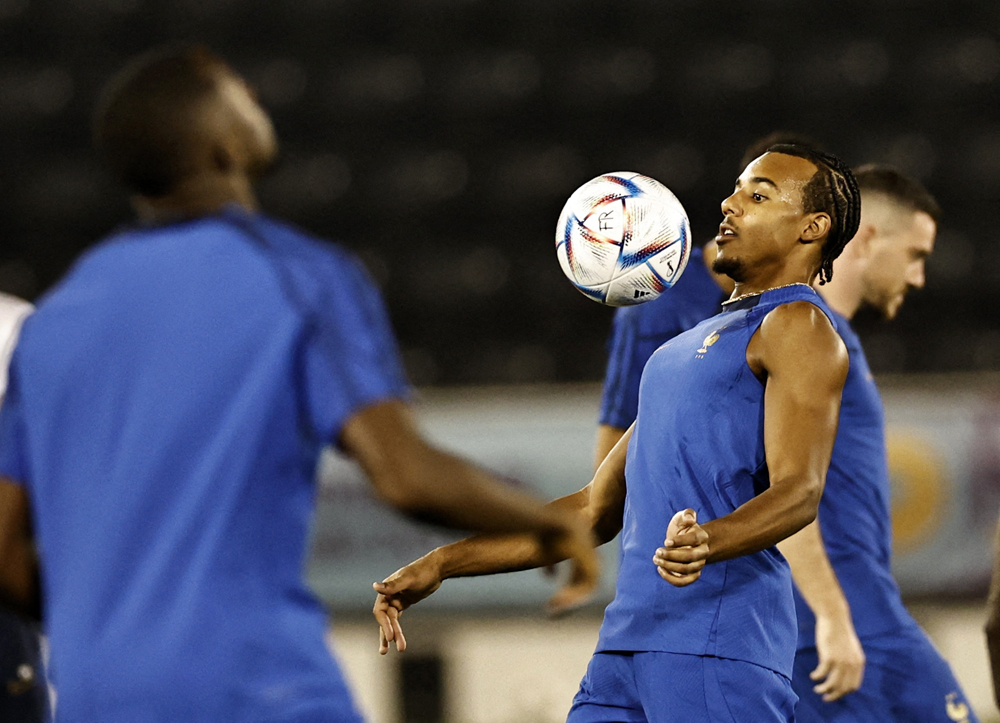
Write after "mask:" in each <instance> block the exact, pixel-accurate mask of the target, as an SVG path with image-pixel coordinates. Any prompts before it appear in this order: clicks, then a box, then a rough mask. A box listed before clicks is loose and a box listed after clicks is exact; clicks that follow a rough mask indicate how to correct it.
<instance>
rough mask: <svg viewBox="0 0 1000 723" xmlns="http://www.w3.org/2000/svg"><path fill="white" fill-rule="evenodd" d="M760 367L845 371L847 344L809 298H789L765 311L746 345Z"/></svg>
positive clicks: (831, 372) (815, 371)
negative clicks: (755, 331) (793, 367)
mask: <svg viewBox="0 0 1000 723" xmlns="http://www.w3.org/2000/svg"><path fill="white" fill-rule="evenodd" d="M747 356H748V361H751V357H752V358H753V361H755V362H756V364H753V363H752V364H751V366H758V365H759V367H760V369H761V370H763V371H767V372H771V373H773V371H774V370H776V369H778V368H782V367H789V366H798V367H801V368H802V369H804V370H807V371H808V372H809V373H810V374H817V375H819V374H824V373H828V374H830V375H832V376H834V377H842V376H843V375H846V373H847V368H848V363H849V362H848V354H847V348H846V346H845V345H844V342H843V340H842V339H841V338H840V334H838V333H837V330H836V328H834V325H833V322H831V320H830V318H829V317H828V316H827V315H826V313H825V312H824V311H823V310H822V309H820V308H819V307H818V306H816V305H815V304H812V303H810V302H808V301H792V302H790V303H787V304H782V305H780V306H777V307H775V308H774V309H772V310H771V311H769V312H767V314H766V316H765V317H764V320H763V322H762V323H761V325H760V329H759V331H758V332H757V334H755V335H754V338H753V339H752V340H751V345H750V347H748V349H747Z"/></svg>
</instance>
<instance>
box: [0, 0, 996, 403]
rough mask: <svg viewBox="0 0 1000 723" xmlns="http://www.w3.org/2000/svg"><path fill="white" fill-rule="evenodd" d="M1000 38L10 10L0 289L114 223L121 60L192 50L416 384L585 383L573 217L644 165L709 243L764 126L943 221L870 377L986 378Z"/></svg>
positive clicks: (510, 13)
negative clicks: (559, 236)
mask: <svg viewBox="0 0 1000 723" xmlns="http://www.w3.org/2000/svg"><path fill="white" fill-rule="evenodd" d="M998 29H1000V3H997V2H976V3H973V2H947V3H942V2H925V1H922V0H921V1H918V0H913V1H909V2H906V1H904V0H882V1H880V2H879V1H875V0H873V1H871V2H866V3H854V2H842V3H800V2H792V1H791V0H772V1H771V2H767V3H746V2H713V1H710V0H690V1H687V0H685V1H679V2H678V1H674V2H671V1H669V0H635V1H634V2H629V3H618V2H603V1H602V2H583V1H577V0H529V1H521V0H505V1H502V2H500V1H498V2H486V1H485V0H480V1H478V2H477V1H476V0H423V1H421V2H417V1H416V0H399V1H398V2H358V1H352V2H348V1H329V2H324V1H322V0H297V2H278V1H277V0H180V1H179V2H154V1H153V0H64V1H62V2H41V1H37V0H0V149H2V155H0V158H2V164H0V168H2V172H0V189H2V193H0V290H6V291H9V292H12V293H16V294H19V295H22V296H26V297H28V298H36V297H37V296H38V295H39V294H41V293H42V292H44V291H45V290H46V289H47V288H48V287H50V286H51V285H52V284H53V283H54V282H55V281H56V280H57V279H58V278H59V276H60V275H61V274H62V273H64V272H65V270H66V269H67V268H68V266H69V264H71V263H72V261H73V259H74V258H75V257H76V256H77V255H78V254H79V253H80V252H81V251H82V250H83V249H85V248H86V247H87V246H88V245H90V244H92V243H93V242H94V241H95V240H96V239H97V238H99V237H101V236H102V235H104V234H106V233H108V232H109V231H111V230H112V229H113V228H114V227H115V226H116V225H117V224H119V223H121V222H124V221H126V220H128V218H129V211H128V206H127V203H126V200H125V198H124V196H123V194H122V193H121V192H120V190H119V189H117V188H116V187H115V186H114V184H113V183H112V182H111V180H110V179H109V178H108V177H107V176H106V175H104V174H103V172H102V171H101V170H100V166H99V164H98V163H97V160H96V159H95V157H94V156H93V154H92V153H91V151H90V149H89V128H88V125H89V115H90V110H91V108H92V106H93V104H94V101H95V99H96V96H97V93H98V91H99V89H100V87H101V85H102V84H103V82H104V81H105V80H106V79H107V78H108V77H109V75H110V74H111V73H113V72H114V71H115V70H116V69H117V68H118V67H119V66H120V65H121V64H122V62H123V61H124V60H125V59H127V58H128V57H129V56H131V55H133V54H135V53H137V52H140V51H142V50H145V49H147V48H148V47H150V46H152V45H155V44H158V43H162V42H164V41H167V40H198V41H202V42H205V43H207V44H208V45H210V46H211V47H213V48H214V49H216V50H217V51H219V52H220V53H221V54H222V55H223V56H224V57H226V58H227V59H228V60H230V61H231V62H232V63H233V65H234V66H235V67H236V68H237V69H238V70H239V71H240V72H242V73H243V74H245V75H246V76H247V78H248V79H249V80H250V81H251V82H252V83H254V84H255V85H256V86H257V88H258V90H259V93H260V96H261V99H262V100H263V102H264V104H265V105H266V106H267V107H268V108H269V109H270V110H271V111H272V112H273V115H274V117H275V121H276V124H277V127H278V131H279V134H280V136H281V138H282V139H283V151H284V153H283V159H282V162H281V164H280V166H279V167H277V168H276V169H275V172H274V173H273V175H272V176H271V177H269V178H268V179H267V180H266V182H265V183H264V184H263V185H262V187H261V197H262V202H263V204H264V206H265V208H267V209H268V210H269V211H270V212H272V213H274V214H277V215H280V216H284V217H287V218H289V219H290V220H292V221H295V222H297V223H299V224H301V225H303V226H306V227H307V228H309V229H311V230H313V231H315V232H316V233H319V234H322V235H324V236H329V237H333V238H337V239H339V240H341V241H342V242H344V243H345V244H347V245H348V246H350V247H351V248H353V249H355V250H356V251H358V252H359V253H360V254H361V255H362V256H363V258H364V259H365V261H366V262H367V263H368V265H369V267H370V269H371V270H372V272H373V274H374V275H375V277H376V278H377V279H378V281H379V282H380V284H381V285H382V288H383V290H384V293H385V296H386V298H387V300H388V303H389V306H390V311H391V313H392V316H393V319H394V322H395V324H396V327H397V330H398V332H399V337H400V340H401V343H402V346H403V349H404V355H405V358H406V361H407V365H408V367H409V369H410V372H411V375H412V376H413V378H414V381H415V382H417V383H419V384H460V383H484V382H524V381H578V380H594V379H597V378H599V377H600V375H601V373H602V370H603V364H604V341H605V338H606V334H607V329H608V325H609V323H610V318H611V311H610V310H609V309H606V308H602V307H600V306H599V305H597V304H595V303H593V302H591V301H588V300H587V299H585V298H584V297H583V296H582V295H580V294H578V293H577V292H576V291H574V290H573V289H572V287H571V286H570V285H569V283H568V282H566V281H565V279H564V278H563V277H562V274H561V272H560V271H559V268H558V265H557V263H556V259H555V254H554V248H553V237H554V231H555V223H556V219H557V217H558V214H559V210H560V208H561V206H562V203H563V202H564V201H565V199H566V197H567V196H568V195H569V194H570V193H571V192H572V190H573V189H574V188H576V187H577V186H579V185H580V184H581V183H583V182H584V181H586V180H587V179H589V178H591V177H593V176H595V175H598V174H599V173H602V172H606V171H615V170H634V171H640V172H643V173H646V174H647V175H651V176H653V177H655V178H657V179H659V180H661V181H663V182H664V183H666V184H667V185H668V186H670V187H671V188H672V189H673V190H674V191H675V192H676V193H677V195H678V196H679V197H680V199H681V200H682V202H683V203H684V204H685V206H686V207H687V209H688V212H689V214H690V216H691V221H692V225H693V228H694V232H695V235H696V237H698V238H701V239H707V238H709V237H711V236H712V235H714V233H715V229H716V228H717V224H718V222H719V220H720V214H719V210H718V208H719V202H720V201H721V199H722V198H723V197H724V196H725V195H727V194H728V192H729V190H730V189H731V187H732V183H733V180H734V179H735V177H736V175H737V174H738V171H739V170H740V169H738V168H737V164H738V159H739V157H740V155H741V154H742V152H743V149H744V147H745V146H746V145H747V144H748V143H750V142H751V141H753V140H755V139H756V138H757V137H759V136H761V135H764V134H766V133H769V132H771V131H774V130H778V129H784V130H790V131H796V132H800V133H805V134H808V135H810V136H813V137H815V138H816V139H817V140H818V141H820V142H821V143H822V144H824V145H825V146H826V147H827V148H829V149H830V150H833V151H834V152H836V153H838V154H839V155H841V156H843V157H844V158H845V159H846V160H848V161H849V162H851V163H855V164H859V163H862V162H867V161H883V162H890V163H895V164H897V165H898V166H900V167H901V168H902V169H904V170H906V171H909V172H911V173H914V174H916V175H917V176H918V177H920V178H921V179H922V180H923V181H924V182H925V183H926V184H927V185H928V187H929V188H930V189H931V190H932V191H933V192H934V193H935V194H936V195H937V197H938V199H939V200H940V202H941V204H942V206H943V207H944V209H945V218H944V222H943V225H942V229H941V233H940V235H939V245H938V250H937V252H936V253H935V255H934V258H933V259H932V261H931V263H930V266H929V270H928V283H927V288H926V289H925V290H924V291H923V292H920V293H915V294H913V296H912V297H911V298H910V299H909V300H908V301H907V304H906V306H905V307H904V310H903V312H902V314H901V317H900V318H899V320H898V321H897V322H896V323H894V324H893V325H891V326H883V325H882V324H881V322H879V321H878V320H877V319H875V318H872V317H870V316H866V315H862V317H861V318H860V319H859V327H860V330H861V332H862V335H863V337H864V339H865V341H866V348H867V349H868V352H869V357H870V360H871V362H872V367H873V368H874V370H875V371H876V372H898V371H955V370H969V371H972V370H984V369H990V370H996V369H1000V319H998V315H997V313H996V311H995V307H996V304H997V301H998V298H1000V292H998V288H1000V285H998V282H1000V247H998V245H997V243H996V242H995V240H994V237H995V236H996V235H997V228H996V226H997V223H998V221H1000V219H998V211H1000V203H998V194H1000V102H998V98H997V93H998V90H1000V44H998Z"/></svg>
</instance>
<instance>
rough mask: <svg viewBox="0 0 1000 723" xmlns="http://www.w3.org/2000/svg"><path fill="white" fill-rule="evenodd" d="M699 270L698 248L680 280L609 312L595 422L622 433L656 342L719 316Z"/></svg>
mask: <svg viewBox="0 0 1000 723" xmlns="http://www.w3.org/2000/svg"><path fill="white" fill-rule="evenodd" d="M725 298H726V297H725V294H724V293H723V291H722V289H720V288H719V284H718V283H716V281H715V278H714V277H713V276H712V274H711V273H710V272H709V270H708V269H707V268H706V267H705V261H704V256H703V254H702V250H701V249H700V248H696V249H694V250H693V251H692V252H691V258H690V260H689V261H688V265H687V268H686V269H685V270H684V273H683V274H682V275H681V278H680V280H678V282H677V283H676V284H675V285H674V286H673V287H671V288H670V289H667V290H666V291H664V292H663V293H662V294H660V296H659V297H658V298H656V299H654V300H653V301H648V302H646V303H645V304H638V305H636V306H624V307H622V308H620V309H618V310H617V311H616V312H615V318H614V321H613V322H612V326H611V337H610V338H609V339H608V368H607V372H606V373H605V375H604V394H603V396H602V398H601V416H600V423H601V424H607V425H609V426H612V427H619V428H621V429H628V428H629V427H630V426H632V422H634V421H635V416H636V412H637V410H638V408H639V379H640V377H641V376H642V368H643V367H644V366H646V362H647V361H648V360H649V357H651V356H652V355H653V352H654V351H656V350H657V349H658V348H659V347H660V345H661V344H663V343H664V342H666V341H669V340H670V339H673V338H674V337H675V336H677V335H678V334H680V333H681V332H685V331H687V330H688V329H690V328H692V327H694V326H695V325H696V324H700V323H701V322H702V321H704V320H705V319H707V318H708V317H710V316H713V315H715V314H717V313H718V312H719V304H720V303H721V302H722V300H723V299H725Z"/></svg>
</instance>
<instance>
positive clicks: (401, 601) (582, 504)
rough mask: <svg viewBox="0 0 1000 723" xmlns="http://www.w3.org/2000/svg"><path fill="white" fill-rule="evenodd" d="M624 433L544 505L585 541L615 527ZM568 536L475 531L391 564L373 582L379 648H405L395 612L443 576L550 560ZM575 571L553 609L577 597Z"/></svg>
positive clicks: (603, 538) (563, 554) (563, 550)
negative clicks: (584, 480) (578, 484)
mask: <svg viewBox="0 0 1000 723" xmlns="http://www.w3.org/2000/svg"><path fill="white" fill-rule="evenodd" d="M630 437H631V430H629V432H627V433H626V434H625V436H624V437H623V438H622V439H621V440H620V441H619V442H618V444H617V445H615V447H614V449H612V451H611V452H610V453H609V454H608V456H607V458H606V459H605V460H604V462H603V464H601V466H600V467H599V468H598V470H597V473H596V474H595V475H594V479H593V480H592V481H591V483H590V484H588V485H587V486H586V487H584V488H583V489H581V490H579V491H578V492H574V493H573V494H571V495H567V496H566V497H561V498H559V499H557V500H555V501H554V502H552V503H550V504H549V505H548V508H549V509H550V510H552V511H553V512H558V513H561V514H565V515H569V516H570V517H572V518H573V519H575V520H576V521H577V524H578V525H579V526H580V529H582V530H584V531H585V532H586V534H587V535H588V536H589V539H590V543H589V545H590V546H591V547H593V546H594V545H595V544H597V545H600V544H603V543H605V542H608V541H610V540H613V539H614V538H615V536H616V535H617V534H618V533H619V532H620V531H621V527H622V514H623V511H624V507H625V453H626V450H627V447H628V441H629V438H630ZM568 542H570V541H569V540H568V538H567V541H566V542H557V544H545V540H544V539H540V538H538V537H537V536H531V535H525V534H513V535H511V534H507V535H496V534H491V535H477V536H475V537H470V538H468V539H465V540H461V541H459V542H455V543H452V544H450V545H445V546H443V547H439V548H437V549H436V550H433V551H431V552H430V553H428V554H427V555H424V556H423V557H422V558H420V559H419V560H416V561H415V562H412V563H410V564H409V565H407V566H406V567H404V568H402V569H400V570H397V571H396V572H395V573H393V574H392V575H390V576H389V577H388V578H386V579H385V581H384V582H382V583H376V584H375V590H376V591H377V592H378V593H379V595H378V597H377V599H376V601H375V608H374V610H373V613H374V614H375V617H376V619H377V620H378V621H379V625H380V626H381V645H380V652H382V653H385V652H387V651H388V643H389V642H390V641H395V643H396V647H397V649H399V650H403V649H405V647H406V641H405V638H403V637H402V630H401V629H400V628H399V624H398V618H399V614H401V613H402V611H403V610H405V609H406V608H407V607H409V606H410V605H412V604H413V603H416V602H419V601H420V600H422V599H423V598H425V597H427V596H428V595H430V594H431V593H433V592H434V591H435V590H437V589H438V587H440V585H441V583H442V582H443V581H444V580H446V579H448V578H452V577H469V576H474V575H491V574H495V573H500V572H514V571H516V570H527V569H531V568H536V567H545V566H549V565H553V564H555V563H557V562H559V561H561V560H564V559H566V558H567V557H569V556H570V555H571V554H573V552H574V550H573V548H572V547H571V546H570V545H569V544H567V543H568ZM574 544H575V542H574ZM575 577H576V572H575V571H574V573H572V575H571V580H570V585H569V587H568V588H564V590H563V591H561V592H560V594H558V595H557V596H556V597H555V598H553V599H552V601H551V602H550V608H551V609H553V610H556V611H558V610H561V609H564V608H566V607H569V606H571V605H573V604H576V603H578V602H579V596H578V595H577V594H576V592H575V590H576V587H577V581H576V580H575V579H574V578H575Z"/></svg>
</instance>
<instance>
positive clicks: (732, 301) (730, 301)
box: [722, 281, 812, 306]
mask: <svg viewBox="0 0 1000 723" xmlns="http://www.w3.org/2000/svg"><path fill="white" fill-rule="evenodd" d="M790 286H806V287H808V288H810V289H811V288H812V287H811V286H809V284H803V283H802V282H801V281H796V282H794V283H791V284H782V285H781V286H772V287H771V288H770V289H764V290H762V291H751V292H750V293H749V294H740V295H739V296H737V297H736V298H735V299H726V300H725V301H723V302H722V305H723V306H725V305H726V304H735V303H736V302H737V301H743V299H749V298H750V297H751V296H760V295H761V294H766V293H767V292H768V291H777V290H778V289H787V288H788V287H790Z"/></svg>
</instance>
